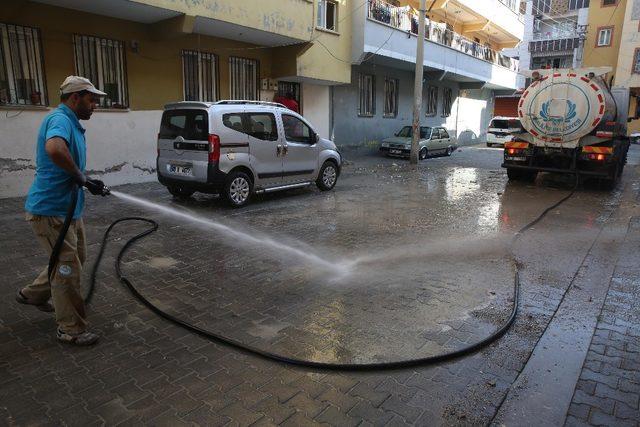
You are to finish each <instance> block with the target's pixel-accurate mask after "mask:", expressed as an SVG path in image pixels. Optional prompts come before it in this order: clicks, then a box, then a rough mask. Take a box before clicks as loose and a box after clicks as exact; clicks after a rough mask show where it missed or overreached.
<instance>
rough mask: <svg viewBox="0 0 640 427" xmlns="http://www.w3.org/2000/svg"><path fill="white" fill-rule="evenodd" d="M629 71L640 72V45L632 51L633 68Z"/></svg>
mask: <svg viewBox="0 0 640 427" xmlns="http://www.w3.org/2000/svg"><path fill="white" fill-rule="evenodd" d="M631 72H632V73H634V74H640V47H637V48H636V50H635V51H634V52H633V69H632V70H631Z"/></svg>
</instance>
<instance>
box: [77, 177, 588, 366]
mask: <svg viewBox="0 0 640 427" xmlns="http://www.w3.org/2000/svg"><path fill="white" fill-rule="evenodd" d="M577 185H578V180H577V179H576V183H575V186H574V188H573V189H572V190H571V192H569V194H567V195H566V196H564V197H563V198H561V199H560V200H559V201H558V202H556V203H554V204H553V205H551V206H549V207H547V208H546V209H545V210H544V211H543V212H542V213H541V214H540V215H539V216H538V217H536V218H535V219H534V220H533V221H531V222H529V223H528V224H526V225H525V226H524V227H522V228H521V229H520V230H519V231H518V232H517V233H516V234H515V235H514V236H513V238H512V239H511V240H510V242H509V243H508V244H507V249H508V251H509V253H510V254H511V256H512V259H513V265H514V281H513V306H512V309H511V313H510V315H509V317H508V318H507V319H506V320H505V322H504V323H503V324H502V325H501V326H500V327H499V328H498V329H497V330H496V331H494V332H493V333H492V334H490V335H489V336H487V337H485V338H484V339H482V340H480V341H477V342H475V343H472V344H470V345H467V346H465V347H462V348H460V349H457V350H453V351H450V352H446V353H442V354H438V355H435V356H428V357H421V358H415V359H406V360H398V361H389V362H371V363H331V362H317V361H313V360H304V359H298V358H292V357H288V356H285V355H281V354H277V353H273V352H270V351H267V350H264V349H261V348H257V347H254V346H251V345H248V344H245V343H243V342H240V341H237V340H235V339H233V338H230V337H226V336H223V335H220V334H217V333H214V332H212V331H209V330H206V329H203V328H200V327H199V326H197V325H194V324H192V323H189V322H188V321H186V320H184V319H180V318H178V317H176V316H174V315H172V314H170V313H167V312H166V311H164V310H162V309H160V308H159V307H158V306H156V305H155V304H154V303H152V302H151V301H149V300H148V299H147V298H146V297H145V296H144V295H143V294H142V293H140V292H139V291H138V290H137V288H136V287H135V286H134V285H133V283H132V282H131V281H130V280H129V279H128V278H127V277H125V276H124V274H123V273H122V269H121V264H122V259H123V257H124V255H125V254H126V253H127V251H128V250H129V249H130V248H131V246H132V245H133V244H134V243H135V242H136V241H137V240H139V239H141V238H143V237H145V236H148V235H149V234H151V233H153V232H154V231H156V230H157V229H158V223H157V222H156V221H154V220H152V219H149V218H144V217H124V218H119V219H117V220H115V221H114V222H112V223H111V225H110V226H109V228H108V229H107V230H106V231H105V233H104V235H103V238H102V243H101V245H100V251H99V253H98V257H97V259H96V262H95V264H94V266H93V271H92V273H91V280H90V284H89V290H88V294H87V298H86V301H87V302H89V301H90V299H91V296H92V294H93V291H94V288H95V282H96V275H97V271H98V268H99V266H100V262H101V260H102V257H103V255H104V251H105V248H106V246H107V242H108V237H109V233H110V232H111V230H112V229H113V228H114V227H115V226H116V225H118V224H120V223H122V222H127V221H137V222H144V223H147V224H149V225H150V227H149V228H147V229H146V230H144V231H142V232H140V233H138V234H137V235H135V236H133V237H131V238H130V239H129V240H127V241H126V242H125V244H124V246H123V247H122V249H120V251H119V252H118V255H117V257H116V262H115V269H116V274H117V277H118V279H119V280H120V282H122V283H123V284H124V285H125V286H126V287H127V289H128V290H129V291H130V292H131V294H132V295H133V296H134V297H135V298H136V299H137V300H138V302H140V303H141V304H143V305H144V306H145V307H147V308H148V309H149V310H151V311H152V312H154V313H155V314H157V315H158V316H159V317H161V318H163V319H165V320H167V321H169V322H171V323H173V324H175V325H177V326H180V327H182V328H184V329H185V330H187V331H190V332H192V333H195V334H198V335H200V336H203V337H205V338H207V339H209V340H211V341H215V342H218V343H220V344H224V345H227V346H230V347H233V348H235V349H237V350H239V351H242V352H244V353H248V354H252V355H255V356H259V357H262V358H265V359H268V360H272V361H276V362H280V363H286V364H291V365H297V366H302V367H307V368H315V369H325V370H335V371H367V370H385V369H386V370H389V369H403V368H408V367H412V366H419V365H429V364H434V363H439V362H444V361H448V360H452V359H456V358H459V357H462V356H465V355H469V354H472V353H474V352H476V351H478V350H480V349H482V348H484V347H486V346H487V345H489V344H491V343H492V342H494V341H496V340H497V339H498V338H500V337H501V336H503V335H504V334H505V333H506V332H507V331H508V330H509V328H510V327H511V325H512V324H513V322H514V320H515V318H516V315H517V312H518V306H519V293H520V277H519V269H518V264H517V262H516V259H515V255H513V246H514V245H515V243H516V241H517V240H518V239H519V238H520V237H521V236H522V235H523V233H524V232H525V231H527V230H529V229H531V228H532V227H533V226H534V225H535V224H537V223H538V222H540V221H541V220H542V219H543V218H544V217H545V216H546V215H547V214H548V213H549V212H550V211H552V210H554V209H556V208H557V207H558V206H560V205H561V204H563V203H564V202H565V201H567V200H568V199H569V198H571V196H573V194H574V193H575V191H576V189H577ZM107 191H109V190H108V189H107ZM108 194H112V195H114V196H116V197H118V198H121V199H123V200H127V201H129V202H131V203H135V204H137V205H138V206H142V207H145V208H148V209H154V210H157V211H159V212H161V213H164V214H167V215H171V216H175V217H178V218H185V219H189V220H191V221H194V222H195V223H197V224H200V225H203V226H206V227H209V228H213V229H215V230H218V231H219V232H224V233H226V234H228V235H230V236H233V237H234V238H236V239H238V240H240V241H243V242H245V243H247V244H259V245H268V246H269V247H272V248H273V247H275V248H278V249H279V250H282V251H285V252H287V253H288V254H291V255H294V256H296V257H297V258H298V259H302V260H304V261H305V262H307V263H309V264H312V265H316V266H319V267H321V268H327V269H330V271H336V270H337V271H341V272H343V273H344V274H348V273H349V272H350V268H351V267H354V266H355V265H356V264H367V263H370V262H375V261H376V259H375V257H374V258H371V257H363V258H359V259H356V260H354V261H352V262H350V263H341V264H339V263H331V262H328V261H325V260H324V259H322V258H320V257H319V256H318V255H315V254H312V253H308V252H304V251H302V250H300V249H297V248H294V247H292V246H288V245H285V244H283V243H280V242H277V241H275V240H273V239H270V238H266V239H258V238H255V237H253V236H250V235H248V234H245V233H242V232H240V231H237V230H234V229H233V228H231V227H228V226H226V225H223V224H220V223H217V222H215V221H211V220H208V219H206V218H202V217H199V216H195V215H191V214H188V213H185V212H180V211H179V210H176V209H173V208H170V207H167V206H162V205H158V204H155V203H153V202H150V201H147V200H144V199H141V198H138V197H134V196H130V195H127V194H124V193H121V192H119V191H109V193H108ZM70 212H73V211H70Z"/></svg>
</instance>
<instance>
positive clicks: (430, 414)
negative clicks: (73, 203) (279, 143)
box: [0, 148, 637, 426]
mask: <svg viewBox="0 0 640 427" xmlns="http://www.w3.org/2000/svg"><path fill="white" fill-rule="evenodd" d="M496 153H498V152H497V151H492V150H472V149H466V148H465V149H463V151H462V152H459V153H456V154H455V155H454V156H453V157H451V158H441V159H430V160H429V161H427V162H425V163H423V164H421V166H420V168H419V169H418V170H417V171H416V170H412V169H411V168H409V167H407V166H406V165H403V164H399V162H397V161H393V160H388V159H378V158H373V159H372V158H366V159H356V160H355V161H354V163H352V164H350V165H349V166H348V167H347V168H345V172H344V174H343V176H342V177H341V181H340V183H339V184H338V187H337V188H336V190H335V191H333V192H329V193H320V192H318V191H317V190H315V189H304V190H297V191H291V192H287V193H283V194H276V195H270V196H265V197H261V198H258V200H256V201H255V202H254V204H252V205H251V206H250V207H248V208H247V209H245V210H242V211H235V210H230V209H227V208H225V207H223V205H222V204H221V203H220V202H219V201H218V200H216V199H215V198H211V197H197V198H196V199H194V200H192V201H190V202H178V201H175V200H172V199H171V197H170V196H169V195H168V194H167V192H166V190H165V189H164V188H163V187H162V186H160V185H159V184H157V183H149V184H139V185H129V186H123V187H121V188H119V190H121V191H123V192H126V193H128V194H132V195H135V196H139V197H144V198H145V199H149V200H152V201H155V202H158V203H161V204H164V205H169V206H172V207H174V208H176V209H181V210H189V211H193V212H196V213H197V214H199V215H202V216H205V217H207V218H209V219H212V220H216V221H222V222H223V223H225V224H227V225H230V226H232V227H236V228H237V229H240V230H243V231H248V232H258V231H259V232H262V233H266V234H267V235H269V236H274V235H277V236H281V235H286V238H283V239H284V240H283V241H285V242H291V243H292V244H299V245H301V246H300V247H302V248H303V249H304V248H306V249H308V250H313V251H317V252H319V253H320V254H321V255H322V256H325V257H327V259H331V260H340V259H343V258H345V257H347V256H351V255H353V254H359V255H372V254H374V255H375V254H379V253H383V254H385V256H387V257H391V258H393V257H396V258H393V259H397V260H398V261H397V262H392V263H389V264H385V268H376V267H375V265H376V264H375V263H376V262H377V263H382V262H383V261H381V260H380V259H379V258H375V261H374V262H373V263H372V264H370V265H369V267H368V268H367V269H365V270H367V271H373V272H375V274H369V273H366V274H363V275H361V276H358V277H359V278H358V280H355V281H354V282H346V281H337V282H336V281H331V280H328V278H327V277H325V276H323V274H321V273H318V271H316V270H314V269H311V268H309V267H308V266H302V265H301V264H300V263H299V262H296V261H292V260H287V259H283V258H282V257H281V256H275V255H274V254H272V253H271V254H270V253H269V250H268V249H265V248H260V247H258V248H249V249H248V248H242V249H239V248H237V247H235V246H233V245H231V244H230V243H229V242H228V241H223V240H221V239H220V238H217V237H216V236H211V235H210V233H207V232H204V231H203V230H202V229H198V228H194V227H193V226H191V225H190V224H187V223H184V222H180V221H176V220H175V219H172V218H165V217H158V218H157V219H158V220H159V222H160V230H159V231H158V233H156V234H154V235H152V236H151V237H149V238H147V239H145V240H144V241H143V242H140V243H139V244H137V245H136V246H135V247H134V248H133V250H132V251H131V252H130V253H129V254H128V255H127V257H126V259H125V262H124V264H123V267H124V270H125V273H126V274H127V275H128V276H129V277H130V278H131V279H132V280H133V281H134V282H135V284H136V285H137V286H138V287H139V288H140V290H141V291H142V292H144V293H145V295H148V296H149V297H150V298H151V299H153V301H154V302H155V303H157V304H158V305H160V306H161V307H163V308H164V309H166V310H168V311H169V312H171V313H173V314H176V315H179V316H180V317H183V318H185V319H190V320H191V321H193V322H195V323H196V324H198V325H199V326H202V327H205V328H207V329H210V330H212V331H215V332H218V333H221V334H224V335H226V336H230V337H232V338H234V339H237V340H240V341H242V342H245V343H248V344H251V345H255V346H258V347H261V348H265V349H269V350H273V351H277V352H281V353H283V354H287V355H291V356H298V357H305V358H312V359H314V360H327V361H359V362H363V361H370V360H389V359H397V358H401V357H402V358H405V357H414V356H417V355H425V354H435V353H438V352H441V351H446V350H451V349H455V348H459V347H460V346H462V345H465V344H466V343H469V342H473V341H475V340H477V339H479V338H482V337H484V336H486V335H487V334H488V333H490V332H491V331H492V330H494V329H495V328H496V327H497V326H498V325H499V324H500V323H501V322H502V321H503V320H504V319H505V318H506V316H508V314H509V308H510V304H511V302H512V301H510V295H511V290H512V288H511V284H512V275H511V274H512V272H511V270H510V269H509V268H508V267H509V265H508V262H505V258H504V254H503V253H501V252H500V251H498V250H495V248H493V247H489V248H488V249H486V250H484V251H480V252H478V251H477V250H475V251H474V247H472V245H468V246H469V247H467V248H466V250H467V251H468V252H467V253H466V255H465V256H464V257H461V258H456V257H451V256H449V257H447V256H446V253H447V252H446V250H447V246H446V245H444V246H440V247H439V248H440V253H431V254H430V255H429V256H428V257H426V258H424V259H413V260H412V259H405V258H406V257H403V256H402V255H403V254H402V252H401V253H400V255H398V252H397V248H398V247H401V248H402V247H403V246H402V245H410V246H409V247H412V248H415V247H416V246H415V245H417V244H424V242H425V241H428V242H446V241H448V240H447V239H453V238H464V237H465V236H469V235H473V236H480V237H482V236H491V235H494V234H495V233H506V234H507V235H509V233H512V232H513V231H515V230H517V229H518V228H519V227H520V226H522V225H523V224H524V223H526V222H528V221H529V220H530V219H531V218H533V217H535V216H536V215H538V214H539V213H540V211H541V210H542V209H543V208H544V207H546V206H548V205H549V204H551V203H552V202H554V201H555V200H557V199H559V198H560V197H561V196H562V195H564V194H566V193H565V191H566V189H563V188H562V187H560V188H543V187H540V186H538V187H535V186H527V185H524V184H523V185H519V184H516V185H512V184H506V176H505V174H504V171H502V170H501V169H500V168H499V166H498V165H499V155H497V154H496ZM609 202H610V200H609V199H608V198H606V197H603V196H602V194H601V193H597V192H588V191H587V192H583V193H581V194H579V195H577V196H576V197H575V198H574V199H572V200H571V201H570V202H569V203H567V204H566V205H564V206H563V207H561V208H560V209H561V214H558V215H553V216H550V217H549V218H548V219H546V220H545V223H544V224H545V227H547V228H548V230H550V233H553V232H554V231H557V230H566V228H567V227H569V226H570V225H571V224H574V223H575V222H576V221H577V222H580V223H581V224H583V223H584V224H587V225H588V226H589V227H593V228H594V229H595V228H597V227H598V221H601V219H599V218H601V214H602V212H603V211H605V210H606V209H608V207H607V203H609ZM22 204H23V200H22V199H20V198H15V199H5V200H2V201H1V203H0V235H2V237H3V242H2V247H1V249H0V272H1V273H2V277H4V280H3V286H1V287H0V424H6V425H83V426H85V425H119V424H122V425H132V424H140V423H145V424H150V425H172V426H174V425H193V424H199V425H291V426H298V425H318V424H329V425H339V426H344V425H353V426H355V425H367V426H368V425H478V424H486V423H488V422H490V421H491V419H492V418H493V416H494V415H495V413H496V411H497V408H498V407H499V405H500V404H501V402H502V400H503V399H504V396H505V394H506V393H507V391H508V389H509V387H510V385H511V384H512V383H513V381H514V379H515V378H516V377H517V375H518V373H519V372H520V371H521V370H522V367H523V366H524V364H525V363H526V361H527V359H528V357H529V356H530V354H531V351H532V349H533V348H534V347H535V344H536V342H537V340H538V339H539V337H540V335H541V334H542V332H543V330H544V328H545V326H546V325H547V324H548V322H549V320H550V319H551V317H552V315H553V313H554V311H555V310H556V308H557V307H558V304H559V302H560V300H561V298H562V295H563V293H564V291H565V290H566V287H567V286H568V285H569V280H570V277H571V275H572V272H573V271H575V270H576V269H577V268H578V267H579V260H580V259H582V258H583V253H582V252H581V249H578V250H576V249H574V250H573V251H570V250H567V249H568V248H570V247H572V245H575V244H576V242H564V241H562V240H559V241H558V242H556V244H554V245H544V244H538V242H537V241H536V240H535V239H542V237H540V236H537V237H534V236H531V237H528V238H531V239H533V240H532V242H534V243H536V244H530V245H528V249H526V250H527V251H528V252H527V253H526V254H524V253H523V254H522V255H527V256H526V257H523V259H524V261H523V273H522V295H521V310H520V314H519V316H518V318H517V320H516V322H515V324H514V326H513V328H512V329H511V330H510V331H509V332H508V333H507V334H506V335H505V336H504V337H503V338H501V339H500V340H499V341H498V342H496V343H495V344H493V345H491V346H489V347H487V348H485V349H484V350H482V351H480V352H478V353H475V354H474V355H472V356H469V357H466V358H462V359H458V360H455V361H452V362H448V363H442V364H438V365H435V366H430V367H418V368H412V369H406V370H397V371H382V372H362V373H349V372H328V371H320V370H310V369H302V368H295V367H290V366H286V365H282V364H278V363H274V362H271V361H266V360H263V359H260V358H257V357H255V356H252V355H248V354H245V353H241V352H239V351H236V350H233V349H230V348H228V347H226V346H222V345H219V344H216V343H213V342H210V341H208V340H205V339H203V338H201V337H198V336H195V335H192V334H189V333H187V332H185V331H184V330H182V329H180V328H178V327H176V326H173V325H170V324H168V323H167V322H165V321H163V320H161V319H159V318H158V317H156V316H155V315H154V314H153V313H150V312H149V311H148V310H147V309H145V308H144V307H143V306H141V305H140V304H138V303H137V302H135V301H134V300H133V299H132V297H131V296H130V294H129V293H128V291H127V290H126V289H124V288H123V287H122V286H121V285H120V283H119V282H118V281H117V280H116V277H115V275H114V274H115V273H114V271H113V267H112V266H113V262H114V256H115V254H116V251H117V250H118V249H119V247H120V246H121V245H122V242H123V239H126V238H128V237H130V236H132V235H133V234H134V233H136V232H138V231H139V230H140V229H141V226H140V225H136V224H127V225H124V226H122V227H121V228H120V229H119V230H118V231H117V232H116V233H115V234H114V236H113V238H112V239H110V245H111V246H110V249H108V251H107V254H106V256H105V260H104V263H103V266H102V268H101V270H100V272H99V275H98V288H97V290H96V296H95V299H94V302H93V304H92V306H91V309H90V321H91V324H92V326H93V327H94V328H95V329H97V330H99V331H100V332H101V333H102V335H103V339H102V340H101V342H100V343H99V344H98V345H97V346H96V347H93V348H90V349H82V348H73V347H69V346H65V345H62V344H60V343H58V342H56V341H55V339H54V335H53V331H54V328H55V325H54V322H53V319H52V318H51V316H49V315H47V314H44V313H41V312H38V311H37V310H34V309H32V308H31V307H25V306H20V305H17V304H15V302H14V301H13V296H14V293H15V290H16V289H17V288H18V287H20V286H22V285H24V283H26V282H27V281H30V280H32V279H33V277H34V275H35V274H37V272H38V271H39V269H40V268H42V266H43V265H44V263H45V262H46V258H45V257H44V255H43V254H42V250H41V249H40V248H39V247H38V246H37V244H36V242H35V239H33V236H32V235H31V233H32V232H31V230H30V229H29V228H28V225H27V224H26V223H25V221H24V219H23V216H24V214H23V210H22ZM135 214H139V215H146V216H154V215H153V214H150V213H149V212H148V211H145V210H143V209H141V208H137V207H134V206H131V205H128V204H125V203H123V202H122V201H119V200H118V199H115V198H105V199H102V198H91V199H90V200H89V201H88V209H87V213H86V222H87V232H88V241H89V259H90V260H93V259H95V255H96V252H97V250H98V243H99V241H100V238H101V235H102V232H103V231H104V230H105V229H106V227H107V226H108V224H110V223H111V221H112V220H113V219H115V218H117V217H120V216H122V215H135ZM567 218H568V219H567ZM602 221H604V219H602ZM587 235H588V238H591V236H592V235H593V233H587ZM548 237H549V236H546V237H545V238H548ZM300 242H302V243H300ZM581 243H582V242H581ZM411 245H413V246H411ZM457 246H459V245H457ZM586 246H587V247H588V245H586ZM478 247H479V246H478ZM580 247H582V246H580ZM443 254H444V255H443ZM425 259H426V260H427V261H426V262H425ZM541 260H543V261H544V263H545V269H544V270H541V269H540V268H539V263H540V262H541ZM90 262H91V261H90ZM629 262H630V263H631V261H629ZM620 277H622V273H620ZM621 283H622V282H621ZM625 283H626V282H625ZM620 286H622V284H621V285H620ZM616 289H617V290H618V292H623V290H622V288H618V287H617V285H616V286H614V285H612V290H616ZM625 289H626V288H625ZM612 298H613V297H612ZM612 302H614V303H615V301H613V300H612ZM626 321H628V322H631V323H633V322H634V320H632V319H630V318H627V320H626ZM613 324H614V325H616V323H615V321H614V323H613ZM621 326H625V325H617V326H616V327H621ZM628 330H629V331H631V328H629V329H628ZM610 332H611V334H613V331H610ZM618 332H619V331H618ZM608 338H613V336H612V335H609V336H608ZM611 347H612V349H615V350H617V351H629V350H633V349H634V347H632V346H629V345H626V346H624V348H618V347H615V346H611ZM609 353H611V350H609ZM604 354H605V355H606V354H607V353H606V351H605V353H604ZM614 357H620V356H614ZM629 360H631V359H629ZM620 363H622V362H620ZM627 363H628V362H627ZM620 366H621V365H620ZM625 366H627V365H625ZM627 367H629V366H627ZM593 372H594V373H595V372H596V371H593ZM635 372H637V371H635ZM585 384H587V383H586V380H585ZM605 384H606V383H605ZM621 384H622V381H620V382H619V383H618V382H616V387H618V388H619V387H620V386H621ZM625 384H626V383H625ZM629 384H630V383H629ZM600 389H602V386H600ZM600 389H598V390H600ZM598 390H594V392H593V393H591V394H592V395H593V394H597V393H598ZM576 393H578V392H576ZM577 395H578V394H576V396H577ZM627 403H633V402H627ZM635 403H636V405H637V400H636V402H635ZM614 406H615V405H614ZM616 408H617V406H616V407H615V408H614V409H616ZM636 408H637V406H636ZM605 409H606V408H605ZM619 412H620V410H619V409H618V413H619ZM636 419H637V418H636Z"/></svg>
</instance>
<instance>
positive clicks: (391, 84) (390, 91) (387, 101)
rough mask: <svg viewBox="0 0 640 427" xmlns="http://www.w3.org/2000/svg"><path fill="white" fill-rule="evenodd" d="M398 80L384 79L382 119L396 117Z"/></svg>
mask: <svg viewBox="0 0 640 427" xmlns="http://www.w3.org/2000/svg"><path fill="white" fill-rule="evenodd" d="M399 86H400V80H398V79H394V78H391V77H385V79H384V117H396V116H397V115H398V90H399V89H398V88H399Z"/></svg>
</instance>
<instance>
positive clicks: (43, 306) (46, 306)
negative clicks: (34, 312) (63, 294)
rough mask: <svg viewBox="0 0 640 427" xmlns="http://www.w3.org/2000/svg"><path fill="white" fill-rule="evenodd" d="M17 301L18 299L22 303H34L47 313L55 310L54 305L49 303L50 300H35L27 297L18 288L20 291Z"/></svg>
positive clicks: (17, 294)
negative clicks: (38, 301) (37, 301)
mask: <svg viewBox="0 0 640 427" xmlns="http://www.w3.org/2000/svg"><path fill="white" fill-rule="evenodd" d="M16 301H18V302H19V303H20V304H26V305H34V306H35V307H36V308H37V309H38V310H40V311H44V312H45V313H51V312H53V311H54V309H53V306H52V305H51V304H50V303H49V301H47V302H40V303H36V302H33V301H31V300H30V299H29V298H27V297H25V296H24V295H23V294H22V291H21V290H18V292H17V293H16Z"/></svg>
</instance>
